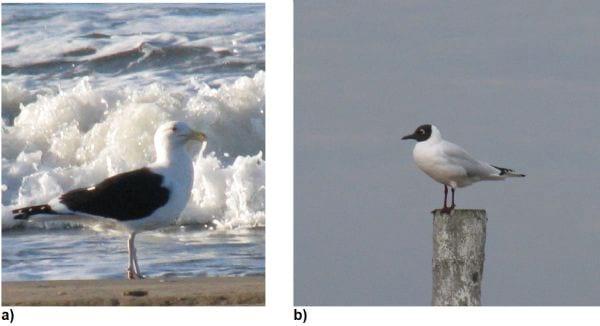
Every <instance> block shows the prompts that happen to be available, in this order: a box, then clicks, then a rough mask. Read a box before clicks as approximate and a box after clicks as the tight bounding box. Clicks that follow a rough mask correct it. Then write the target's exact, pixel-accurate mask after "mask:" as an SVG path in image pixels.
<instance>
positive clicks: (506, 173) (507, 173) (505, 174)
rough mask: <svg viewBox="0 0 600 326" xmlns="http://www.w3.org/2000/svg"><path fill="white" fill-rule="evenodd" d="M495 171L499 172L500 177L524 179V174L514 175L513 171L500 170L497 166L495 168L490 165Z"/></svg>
mask: <svg viewBox="0 0 600 326" xmlns="http://www.w3.org/2000/svg"><path fill="white" fill-rule="evenodd" d="M492 166H493V167H494V168H495V169H497V170H498V171H500V173H499V174H498V175H499V176H501V177H507V178H508V177H521V178H522V177H524V176H525V175H524V174H521V173H516V172H515V171H513V170H511V169H507V168H501V167H499V166H495V165H492Z"/></svg>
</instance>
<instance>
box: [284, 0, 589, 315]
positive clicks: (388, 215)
mask: <svg viewBox="0 0 600 326" xmlns="http://www.w3.org/2000/svg"><path fill="white" fill-rule="evenodd" d="M294 9H295V34H296V35H295V45H294V47H295V68H294V74H295V78H296V79H295V94H294V96H295V107H294V111H295V139H294V141H295V167H294V169H295V181H294V182H295V222H294V226H295V230H294V232H295V275H294V278H295V304H297V305H428V304H429V303H430V300H431V255H432V253H431V250H432V244H431V230H432V226H431V224H432V218H431V214H430V213H429V212H430V211H431V210H432V209H433V208H437V207H440V206H441V201H442V199H443V193H442V190H443V186H442V185H440V184H437V183H435V182H434V181H433V180H431V179H430V178H429V177H427V176H426V175H425V174H423V173H422V172H421V171H420V170H418V169H417V168H416V166H415V164H414V162H413V159H412V149H413V146H414V142H409V141H401V140H400V137H402V136H403V135H406V134H408V133H412V131H413V130H414V129H415V128H416V127H417V126H418V125H420V124H423V123H433V124H435V125H437V127H438V128H439V129H440V130H441V132H442V136H444V137H445V138H446V139H448V140H450V141H453V142H455V143H457V144H460V145H461V146H463V147H464V148H465V149H467V151H469V152H470V153H471V154H473V155H474V156H475V157H477V158H479V159H482V160H486V161H488V162H491V163H495V164H497V165H499V166H503V167H504V166H505V167H509V168H514V169H515V170H518V171H521V172H524V173H526V174H527V178H525V179H511V180H508V181H505V182H487V183H484V182H481V183H478V184H475V185H473V186H471V187H468V188H463V189H459V190H458V191H457V195H456V196H457V197H456V201H457V205H458V206H459V207H460V208H485V209H486V210H487V212H488V232H487V243H486V261H485V267H484V275H483V290H482V301H483V304H486V305H599V304H600V254H599V252H598V251H599V250H600V213H599V212H600V196H599V193H600V128H598V124H599V123H600V34H599V33H598V31H600V19H599V18H598V17H600V3H599V2H597V1H416V0H415V1H296V2H295V8H294Z"/></svg>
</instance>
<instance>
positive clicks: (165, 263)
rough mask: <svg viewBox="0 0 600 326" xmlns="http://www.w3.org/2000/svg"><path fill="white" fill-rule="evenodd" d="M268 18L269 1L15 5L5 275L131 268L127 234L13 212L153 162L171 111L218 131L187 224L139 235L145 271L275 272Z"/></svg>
mask: <svg viewBox="0 0 600 326" xmlns="http://www.w3.org/2000/svg"><path fill="white" fill-rule="evenodd" d="M264 26H265V25H264V6H263V5H245V4H233V5H228V4H168V5H167V4H152V5H146V4H111V5H99V4H70V5H63V4H25V5H23V4H3V5H2V278H3V280H34V279H35V280H41V279H89V278H117V277H122V276H123V275H124V269H125V267H126V264H127V248H126V235H124V234H120V233H118V232H117V231H113V230H105V229H102V228H101V227H100V226H97V225H82V224H80V223H78V222H77V221H62V220H58V221H56V220H52V221H50V220H45V219H43V218H37V219H32V220H31V221H28V222H21V221H16V220H14V219H13V218H12V214H11V212H10V211H11V210H12V209H14V208H17V207H21V206H26V205H32V204H38V203H44V202H46V201H48V200H50V199H51V198H54V197H56V196H58V195H60V194H61V193H63V192H65V191H68V190H70V189H73V188H76V187H86V186H90V185H92V184H94V183H97V182H99V181H101V180H102V179H104V178H106V177H108V176H110V175H113V174H116V173H120V172H125V171H128V170H131V169H135V168H138V167H141V166H143V165H145V164H147V163H149V162H151V161H153V160H154V155H155V154H154V148H153V143H152V139H153V135H154V131H155V129H156V128H157V127H158V126H159V125H160V124H161V123H163V122H165V121H168V120H184V121H187V122H188V123H189V124H190V125H191V126H193V127H194V128H195V129H197V130H201V131H203V132H205V133H206V134H207V136H208V139H209V141H208V143H207V144H206V145H204V146H203V147H201V146H200V145H193V146H191V147H190V148H189V150H190V151H191V152H192V153H193V154H194V155H195V156H194V168H195V176H194V187H193V190H192V196H191V199H190V202H189V204H188V206H187V207H186V209H185V210H184V212H183V213H182V215H181V216H180V218H179V219H178V221H177V224H176V225H174V226H173V227H171V228H167V229H165V230H157V231H152V232H146V233H142V234H140V236H138V237H137V238H136V246H137V247H138V258H139V261H140V265H141V266H140V267H141V269H142V271H143V272H144V274H147V275H149V276H188V275H210V276H217V275H218V276H229V275H236V276H237V275H256V274H263V273H264V225H265V187H264V185H265V164H266V161H265V159H266V153H265V150H264V149H265V143H264V141H265V130H264V123H265V96H264V82H265V57H264V49H265V33H264ZM99 231H101V232H99Z"/></svg>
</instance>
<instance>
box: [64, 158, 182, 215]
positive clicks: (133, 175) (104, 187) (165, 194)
mask: <svg viewBox="0 0 600 326" xmlns="http://www.w3.org/2000/svg"><path fill="white" fill-rule="evenodd" d="M162 181H163V176H162V175H160V174H156V173H153V172H152V171H150V169H148V168H143V169H139V170H134V171H130V172H125V173H121V174H117V175H115V176H112V177H110V178H108V179H106V180H104V181H102V182H100V183H99V184H97V185H95V186H94V187H90V188H87V189H84V188H80V189H75V190H72V191H69V192H67V193H65V194H63V195H62V196H61V197H60V202H61V203H63V204H64V205H65V206H67V208H69V209H70V210H72V211H76V212H82V213H87V214H92V215H98V216H103V217H109V218H114V219H117V220H120V221H127V220H135V219H139V218H143V217H146V216H149V215H150V214H152V213H153V212H154V211H155V210H157V209H158V208H160V207H161V206H163V205H165V204H166V203H167V201H168V200H169V193H170V192H169V190H168V189H167V188H165V187H162V186H161V184H162Z"/></svg>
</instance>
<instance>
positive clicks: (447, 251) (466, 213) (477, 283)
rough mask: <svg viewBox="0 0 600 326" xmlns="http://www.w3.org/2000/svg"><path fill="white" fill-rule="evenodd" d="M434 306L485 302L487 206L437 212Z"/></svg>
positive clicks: (435, 222) (434, 245) (435, 214)
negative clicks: (482, 282) (484, 271)
mask: <svg viewBox="0 0 600 326" xmlns="http://www.w3.org/2000/svg"><path fill="white" fill-rule="evenodd" d="M432 213H433V261H432V264H433V293H432V299H431V304H432V305H433V306H479V305H481V280H482V278H483V261H484V258H485V232H486V223H487V217H486V212H485V210H483V209H455V210H453V211H452V213H451V214H442V213H441V212H440V210H439V209H436V210H434V211H433V212H432Z"/></svg>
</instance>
